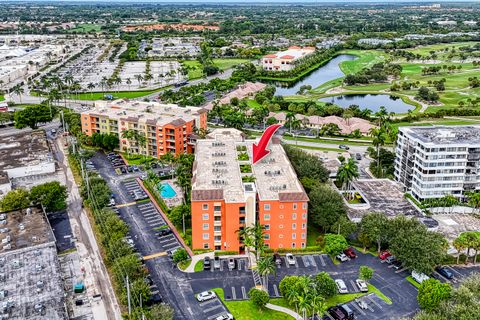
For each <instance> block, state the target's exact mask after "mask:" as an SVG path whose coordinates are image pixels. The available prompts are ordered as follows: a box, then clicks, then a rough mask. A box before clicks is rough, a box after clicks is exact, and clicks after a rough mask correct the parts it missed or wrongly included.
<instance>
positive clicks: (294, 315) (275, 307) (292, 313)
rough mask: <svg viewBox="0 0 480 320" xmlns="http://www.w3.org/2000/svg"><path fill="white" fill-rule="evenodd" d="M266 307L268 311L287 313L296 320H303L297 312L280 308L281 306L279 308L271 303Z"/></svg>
mask: <svg viewBox="0 0 480 320" xmlns="http://www.w3.org/2000/svg"><path fill="white" fill-rule="evenodd" d="M265 306H266V307H267V308H268V309H272V310H275V311H279V312H283V313H286V314H288V315H290V316H292V317H293V318H294V319H296V320H302V319H303V318H302V317H301V316H300V315H299V314H298V313H296V312H295V311H293V310H290V309H288V308H285V307H280V306H277V305H275V304H271V303H267V304H266V305H265Z"/></svg>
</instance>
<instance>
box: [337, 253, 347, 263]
mask: <svg viewBox="0 0 480 320" xmlns="http://www.w3.org/2000/svg"><path fill="white" fill-rule="evenodd" d="M336 258H337V259H338V260H340V261H341V262H345V261H347V260H348V257H347V256H346V255H345V253H340V254H339V255H337V257H336Z"/></svg>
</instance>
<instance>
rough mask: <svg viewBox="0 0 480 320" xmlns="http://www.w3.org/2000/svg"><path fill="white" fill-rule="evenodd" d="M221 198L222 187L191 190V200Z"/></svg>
mask: <svg viewBox="0 0 480 320" xmlns="http://www.w3.org/2000/svg"><path fill="white" fill-rule="evenodd" d="M206 200H223V190H222V189H211V190H192V201H206Z"/></svg>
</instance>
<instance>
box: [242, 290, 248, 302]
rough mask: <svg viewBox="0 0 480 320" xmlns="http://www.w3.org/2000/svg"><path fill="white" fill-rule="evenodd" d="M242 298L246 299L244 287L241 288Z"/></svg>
mask: <svg viewBox="0 0 480 320" xmlns="http://www.w3.org/2000/svg"><path fill="white" fill-rule="evenodd" d="M242 296H243V299H244V300H246V299H247V292H246V291H245V287H242Z"/></svg>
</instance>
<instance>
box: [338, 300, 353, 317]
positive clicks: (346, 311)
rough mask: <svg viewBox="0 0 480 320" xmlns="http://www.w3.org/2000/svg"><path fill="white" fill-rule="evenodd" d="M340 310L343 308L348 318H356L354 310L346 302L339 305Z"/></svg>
mask: <svg viewBox="0 0 480 320" xmlns="http://www.w3.org/2000/svg"><path fill="white" fill-rule="evenodd" d="M338 307H339V308H340V310H342V312H343V314H345V316H346V317H347V319H348V320H353V319H355V315H354V314H353V310H352V309H350V307H349V306H348V305H346V304H343V305H341V306H338Z"/></svg>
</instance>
